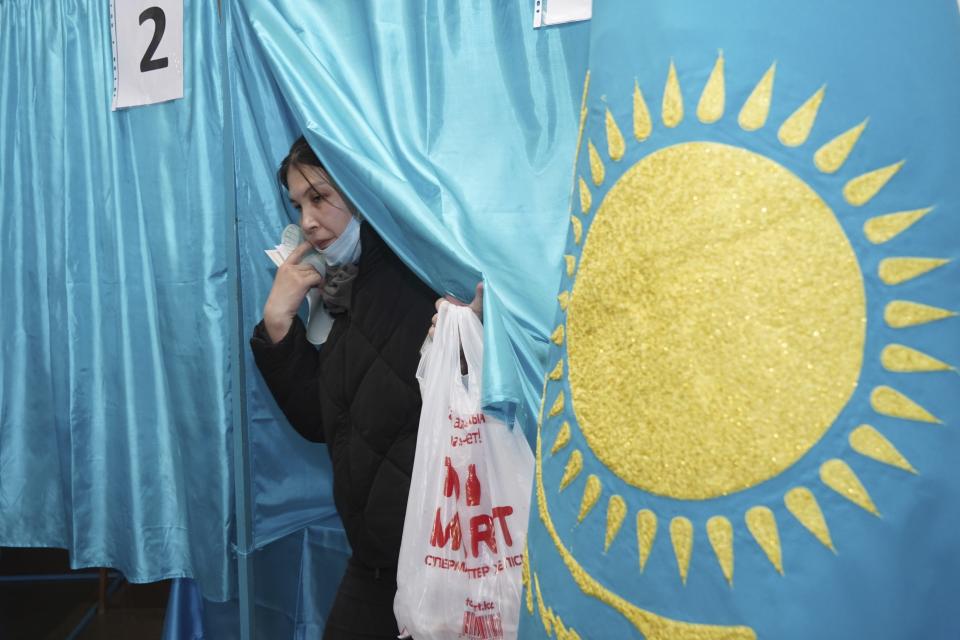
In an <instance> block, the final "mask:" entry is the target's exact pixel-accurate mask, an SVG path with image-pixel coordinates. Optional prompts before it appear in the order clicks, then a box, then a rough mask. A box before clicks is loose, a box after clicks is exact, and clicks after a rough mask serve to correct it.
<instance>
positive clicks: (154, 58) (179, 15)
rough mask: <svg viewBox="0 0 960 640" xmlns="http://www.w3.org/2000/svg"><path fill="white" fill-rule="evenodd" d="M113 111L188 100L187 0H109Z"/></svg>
mask: <svg viewBox="0 0 960 640" xmlns="http://www.w3.org/2000/svg"><path fill="white" fill-rule="evenodd" d="M110 31H111V35H112V38H113V109H115V110H116V109H120V108H122V107H135V106H138V105H143V104H154V103H156V102H164V101H166V100H174V99H176V98H182V97H183V0H110Z"/></svg>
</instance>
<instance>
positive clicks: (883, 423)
mask: <svg viewBox="0 0 960 640" xmlns="http://www.w3.org/2000/svg"><path fill="white" fill-rule="evenodd" d="M590 29H591V52H590V68H589V73H588V75H587V77H586V78H585V82H584V91H583V109H582V115H581V122H580V138H579V144H578V154H577V159H576V161H575V170H574V178H573V181H574V185H573V194H574V195H573V199H572V206H571V219H570V232H569V239H568V242H567V247H566V254H567V255H566V257H565V271H564V273H563V279H562V284H561V290H560V292H559V296H558V298H557V315H556V318H557V319H556V323H555V327H556V330H555V331H554V333H553V335H552V341H553V345H552V347H551V354H550V361H549V363H548V370H549V373H548V374H547V376H546V380H545V381H544V385H545V386H544V388H545V392H544V401H543V409H542V411H541V420H540V424H539V426H538V437H537V450H536V454H537V474H536V484H535V496H534V505H533V509H531V514H532V515H531V524H530V538H529V547H528V549H529V551H528V563H527V571H525V581H526V584H527V587H528V588H527V590H526V591H525V594H524V597H525V610H526V612H527V613H526V614H525V615H524V618H523V628H522V632H523V635H522V637H524V638H537V637H545V636H555V637H560V638H575V637H579V638H628V637H644V638H648V639H651V640H685V639H697V640H703V639H708V638H736V639H741V638H742V639H749V638H771V639H776V640H790V639H797V640H800V639H808V638H820V639H832V638H837V639H859V638H870V639H871V640H880V639H891V640H892V639H907V638H925V639H945V640H946V639H956V638H960V616H958V615H957V611H958V609H957V607H958V603H960V473H958V471H957V469H958V466H957V465H958V462H957V461H958V460H960V376H958V374H957V369H956V367H957V366H958V365H960V320H958V318H957V317H956V316H957V312H958V311H960V264H958V260H957V258H958V253H960V174H958V171H960V15H958V8H957V3H956V2H955V0H923V1H922V2H899V1H897V2H895V1H893V0H882V1H877V0H871V1H869V2H868V1H866V0H856V1H854V0H851V1H847V2H836V1H828V0H808V1H806V2H784V1H771V0H764V1H759V0H736V1H734V0H727V1H718V0H709V1H707V0H687V1H685V2H677V1H676V0H659V1H654V0H647V1H636V0H622V1H615V0H603V1H598V2H595V3H594V17H593V20H592V23H591V27H590Z"/></svg>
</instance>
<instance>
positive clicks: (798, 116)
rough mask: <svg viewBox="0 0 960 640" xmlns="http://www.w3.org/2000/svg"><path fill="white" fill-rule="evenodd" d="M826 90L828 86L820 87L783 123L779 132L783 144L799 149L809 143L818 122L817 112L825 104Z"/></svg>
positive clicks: (778, 136) (778, 135)
mask: <svg viewBox="0 0 960 640" xmlns="http://www.w3.org/2000/svg"><path fill="white" fill-rule="evenodd" d="M826 90H827V87H826V85H824V86H822V87H820V88H819V89H818V90H817V92H816V93H814V94H813V95H812V96H810V97H809V98H808V99H807V101H806V102H804V103H803V104H802V105H800V106H799V107H798V108H797V110H796V111H794V112H793V113H792V114H791V115H790V117H789V118H787V119H786V120H784V121H783V124H782V125H780V130H779V131H777V138H778V139H779V140H780V142H781V143H782V144H784V145H786V146H788V147H799V146H800V145H802V144H803V143H804V142H806V141H807V138H808V137H809V136H810V130H811V129H813V124H814V123H815V122H816V121H817V112H818V111H819V110H820V104H821V103H822V102H823V95H824V93H825V92H826Z"/></svg>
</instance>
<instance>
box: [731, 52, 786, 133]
mask: <svg viewBox="0 0 960 640" xmlns="http://www.w3.org/2000/svg"><path fill="white" fill-rule="evenodd" d="M776 73H777V63H776V62H774V63H773V64H772V65H770V68H769V69H767V72H766V73H764V74H763V77H762V78H760V82H758V83H757V86H755V87H754V88H753V91H751V92H750V96H749V97H748V98H747V101H746V102H744V103H743V108H741V109H740V115H739V116H738V117H737V122H738V123H739V124H740V128H741V129H743V130H744V131H756V130H757V129H760V128H761V127H763V125H765V124H766V123H767V116H768V115H769V114H770V100H771V98H772V97H773V79H774V76H775V75H776Z"/></svg>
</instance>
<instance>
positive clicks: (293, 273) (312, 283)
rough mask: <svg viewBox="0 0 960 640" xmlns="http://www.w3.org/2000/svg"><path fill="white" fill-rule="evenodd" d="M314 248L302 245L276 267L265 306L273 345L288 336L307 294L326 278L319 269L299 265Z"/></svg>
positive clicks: (265, 319) (266, 322)
mask: <svg viewBox="0 0 960 640" xmlns="http://www.w3.org/2000/svg"><path fill="white" fill-rule="evenodd" d="M312 248H313V246H312V245H311V244H310V243H309V242H303V243H301V244H300V245H299V246H298V247H297V248H296V249H294V250H293V251H292V252H291V253H290V255H289V256H288V257H287V259H286V260H285V261H284V263H283V264H282V265H280V266H279V267H278V268H277V277H276V278H274V280H273V288H272V289H270V295H269V296H267V302H266V304H264V306H263V324H264V326H265V327H266V329H267V334H268V335H269V336H270V339H271V340H272V341H273V342H279V341H280V340H282V339H283V337H284V336H285V335H287V332H288V331H289V330H290V325H291V324H293V319H294V317H296V315H297V311H299V309H300V305H301V304H303V299H304V298H305V297H306V295H307V292H308V291H310V289H311V288H313V287H318V286H321V285H322V284H323V276H321V275H320V273H319V272H318V271H317V270H316V269H314V268H313V267H312V266H311V265H309V264H303V263H301V262H300V260H301V259H302V258H303V256H304V255H305V254H306V253H307V252H308V251H310V250H311V249H312Z"/></svg>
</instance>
